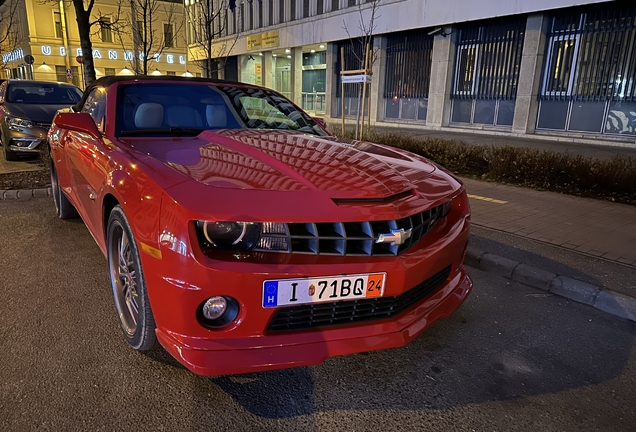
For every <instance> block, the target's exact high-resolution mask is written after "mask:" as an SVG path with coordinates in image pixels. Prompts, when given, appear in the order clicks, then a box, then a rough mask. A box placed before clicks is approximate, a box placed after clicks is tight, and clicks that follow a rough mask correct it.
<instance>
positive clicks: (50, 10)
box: [0, 0, 200, 88]
mask: <svg viewBox="0 0 636 432" xmlns="http://www.w3.org/2000/svg"><path fill="white" fill-rule="evenodd" d="M153 1H155V2H156V3H157V6H156V9H155V11H154V12H153V14H152V16H147V17H146V18H145V19H144V18H143V17H140V16H139V12H137V14H136V16H137V19H136V22H135V23H134V25H133V24H131V21H132V20H131V16H132V15H131V10H130V5H131V3H132V2H124V3H122V5H123V6H122V9H121V10H120V11H119V13H118V4H119V2H118V1H117V0H100V1H99V2H96V4H95V7H94V8H93V17H92V20H93V21H96V20H97V19H98V18H99V17H102V19H104V20H106V21H108V22H110V20H116V19H117V18H118V17H119V20H120V21H119V25H118V26H117V27H118V28H121V31H116V29H114V28H113V29H111V28H109V27H108V26H99V25H95V26H93V28H92V31H91V35H92V36H91V41H92V44H93V59H94V65H95V73H96V75H97V77H98V78H99V77H102V76H106V75H133V74H134V70H135V67H136V66H137V67H138V65H139V62H135V58H136V57H137V58H141V59H143V51H144V50H143V49H141V48H140V47H136V46H135V44H134V43H133V38H132V34H133V33H132V32H133V28H136V29H137V31H139V29H140V28H143V26H144V21H145V23H146V27H147V29H148V30H147V33H146V34H150V33H149V32H150V30H149V29H150V26H151V25H152V27H153V30H152V32H153V37H154V40H153V42H152V44H151V45H148V44H146V45H147V46H149V49H147V50H146V51H148V52H152V53H153V54H151V55H152V59H151V60H150V61H149V62H148V73H149V74H152V75H181V76H195V75H199V76H200V69H199V67H198V66H197V65H196V64H192V63H189V62H188V55H187V52H188V47H187V44H186V39H185V31H184V30H183V29H184V27H185V14H184V9H183V2H182V1H181V0H161V1H157V0H153ZM126 8H128V9H126ZM13 26H14V27H15V30H16V43H15V44H14V46H12V47H11V50H10V51H6V52H4V53H3V54H2V60H3V66H4V69H3V70H1V71H0V75H1V76H2V77H4V78H17V79H36V80H46V81H61V82H73V83H74V84H75V85H77V86H79V87H80V88H84V82H85V79H84V77H83V67H82V64H81V63H80V62H79V61H78V59H79V57H81V55H82V49H81V48H80V39H79V31H78V29H77V22H76V16H75V9H74V8H73V6H72V4H71V3H70V2H65V1H59V2H56V1H50V2H42V1H41V0H25V1H20V2H19V5H18V10H17V17H16V19H15V20H14V22H13ZM146 38H147V39H148V38H149V36H147V37H146ZM156 52H158V53H157V54H156V55H155V54H154V53H156ZM27 56H32V57H33V60H34V61H33V63H32V64H28V57H27Z"/></svg>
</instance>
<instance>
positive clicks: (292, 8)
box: [289, 0, 296, 21]
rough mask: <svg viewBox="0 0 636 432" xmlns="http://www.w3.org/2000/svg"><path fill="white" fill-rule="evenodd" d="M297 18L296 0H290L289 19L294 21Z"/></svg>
mask: <svg viewBox="0 0 636 432" xmlns="http://www.w3.org/2000/svg"><path fill="white" fill-rule="evenodd" d="M295 19H296V0H290V1H289V20H290V21H294V20H295Z"/></svg>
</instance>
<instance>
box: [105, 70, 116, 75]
mask: <svg viewBox="0 0 636 432" xmlns="http://www.w3.org/2000/svg"><path fill="white" fill-rule="evenodd" d="M104 75H105V76H113V75H115V68H104Z"/></svg>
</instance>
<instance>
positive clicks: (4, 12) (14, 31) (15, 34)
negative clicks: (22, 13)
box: [0, 0, 24, 68]
mask: <svg viewBox="0 0 636 432" xmlns="http://www.w3.org/2000/svg"><path fill="white" fill-rule="evenodd" d="M19 4H20V0H0V54H7V53H10V52H11V51H14V50H15V49H16V48H18V45H19V44H20V42H21V41H22V39H23V37H24V35H23V34H22V33H21V32H20V28H19V24H20V23H19V19H18V6H19ZM1 61H2V63H0V64H1V65H2V66H3V68H4V67H6V63H8V62H5V61H4V58H2V60H1Z"/></svg>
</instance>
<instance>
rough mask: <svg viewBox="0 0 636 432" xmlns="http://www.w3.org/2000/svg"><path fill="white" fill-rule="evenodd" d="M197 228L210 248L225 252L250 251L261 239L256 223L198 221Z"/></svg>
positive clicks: (258, 226) (258, 225)
mask: <svg viewBox="0 0 636 432" xmlns="http://www.w3.org/2000/svg"><path fill="white" fill-rule="evenodd" d="M197 228H198V230H199V231H200V233H201V235H202V236H203V239H204V240H205V242H206V243H208V245H209V246H211V247H214V248H218V249H224V250H238V251H247V250H250V249H252V248H253V247H254V246H255V245H256V243H258V240H259V239H260V237H261V224H260V223H256V222H210V221H197Z"/></svg>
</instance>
